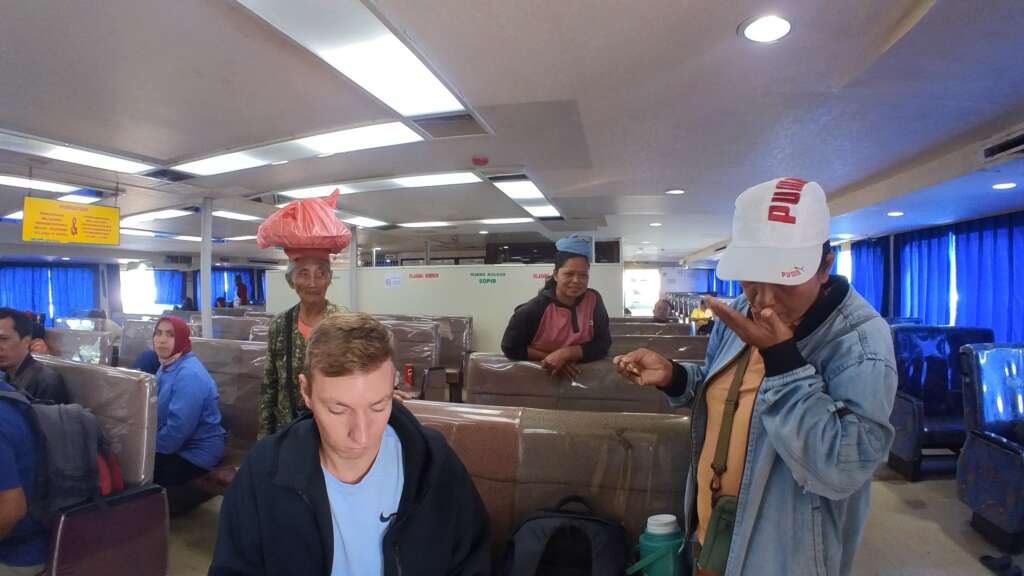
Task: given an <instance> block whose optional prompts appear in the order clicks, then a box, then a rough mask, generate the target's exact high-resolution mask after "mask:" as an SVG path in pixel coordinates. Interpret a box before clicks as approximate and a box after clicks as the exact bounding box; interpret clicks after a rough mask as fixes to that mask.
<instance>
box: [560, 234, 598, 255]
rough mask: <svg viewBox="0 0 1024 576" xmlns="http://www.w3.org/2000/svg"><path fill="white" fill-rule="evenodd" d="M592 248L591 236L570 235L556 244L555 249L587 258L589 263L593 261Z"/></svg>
mask: <svg viewBox="0 0 1024 576" xmlns="http://www.w3.org/2000/svg"><path fill="white" fill-rule="evenodd" d="M591 246H592V242H591V238H590V236H580V235H579V234H569V235H568V236H566V237H564V238H561V239H560V240H559V241H558V242H555V249H556V250H558V251H559V252H568V253H569V254H577V255H579V256H583V257H585V258H586V259H587V260H588V261H589V260H593V254H592V253H591V251H590V249H591Z"/></svg>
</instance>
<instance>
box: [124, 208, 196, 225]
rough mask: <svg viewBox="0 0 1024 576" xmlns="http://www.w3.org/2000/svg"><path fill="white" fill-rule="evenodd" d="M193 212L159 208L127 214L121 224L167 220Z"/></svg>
mask: <svg viewBox="0 0 1024 576" xmlns="http://www.w3.org/2000/svg"><path fill="white" fill-rule="evenodd" d="M191 214H192V212H189V211H188V210H157V211H155V212H144V213H142V214H134V215H132V216H126V217H124V218H122V219H121V224H134V223H138V222H152V221H153V220H167V219H169V218H180V217H182V216H189V215H191Z"/></svg>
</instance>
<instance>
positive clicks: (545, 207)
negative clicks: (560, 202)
mask: <svg viewBox="0 0 1024 576" xmlns="http://www.w3.org/2000/svg"><path fill="white" fill-rule="evenodd" d="M523 209H524V210H526V211H527V212H529V213H530V214H532V215H533V216H534V217H535V218H556V217H558V216H561V214H559V213H558V210H556V209H555V207H554V206H552V205H551V204H538V205H536V206H523Z"/></svg>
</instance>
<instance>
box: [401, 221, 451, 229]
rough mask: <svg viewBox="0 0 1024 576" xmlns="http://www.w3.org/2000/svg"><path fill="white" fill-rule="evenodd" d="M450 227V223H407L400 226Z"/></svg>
mask: <svg viewBox="0 0 1024 576" xmlns="http://www.w3.org/2000/svg"><path fill="white" fill-rule="evenodd" d="M450 225H451V224H450V223H448V222H406V223H405V224H399V226H401V227H402V228H441V227H444V226H450Z"/></svg>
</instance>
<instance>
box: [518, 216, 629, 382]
mask: <svg viewBox="0 0 1024 576" xmlns="http://www.w3.org/2000/svg"><path fill="white" fill-rule="evenodd" d="M555 248H556V250H557V253H556V254H555V271H554V274H553V275H552V276H551V277H550V278H548V280H547V281H546V282H545V283H544V287H543V288H542V289H541V290H540V292H539V293H538V294H537V296H535V297H534V298H533V299H532V300H530V301H529V302H526V303H525V304H520V305H519V306H517V307H516V309H515V312H514V313H513V314H512V317H511V318H510V319H509V321H508V327H507V328H505V335H504V336H503V337H502V339H501V349H502V351H503V352H504V353H505V356H506V357H508V358H509V359H510V360H533V361H537V362H541V363H542V364H543V365H544V367H545V368H547V369H548V370H549V371H550V372H552V373H555V374H560V375H563V376H567V377H570V378H575V377H576V376H578V375H579V368H578V367H577V364H578V363H580V362H592V361H594V360H600V359H601V358H604V357H605V356H607V355H608V349H609V348H611V345H612V337H611V330H610V328H609V327H608V323H609V321H608V311H607V310H605V307H604V302H603V301H602V300H601V294H599V293H598V292H597V290H592V289H590V288H588V287H587V285H588V283H589V281H590V258H591V252H590V250H591V240H590V238H588V237H585V236H577V235H575V234H570V235H569V236H566V237H565V238H562V239H561V240H559V241H558V242H556V243H555Z"/></svg>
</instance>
